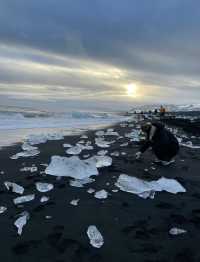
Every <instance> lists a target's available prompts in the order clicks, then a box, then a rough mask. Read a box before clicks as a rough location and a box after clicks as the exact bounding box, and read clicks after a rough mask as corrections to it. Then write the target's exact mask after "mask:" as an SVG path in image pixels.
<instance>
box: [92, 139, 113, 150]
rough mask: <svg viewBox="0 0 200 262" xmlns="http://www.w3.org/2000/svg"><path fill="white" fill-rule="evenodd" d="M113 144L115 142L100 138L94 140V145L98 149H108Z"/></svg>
mask: <svg viewBox="0 0 200 262" xmlns="http://www.w3.org/2000/svg"><path fill="white" fill-rule="evenodd" d="M114 142H115V141H105V140H104V138H102V137H98V138H95V144H96V145H97V146H98V147H102V148H106V147H110V144H112V143H114Z"/></svg>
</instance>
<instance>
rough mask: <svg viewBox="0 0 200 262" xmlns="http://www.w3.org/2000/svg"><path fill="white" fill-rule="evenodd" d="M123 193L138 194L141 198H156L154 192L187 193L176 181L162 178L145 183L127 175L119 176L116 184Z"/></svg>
mask: <svg viewBox="0 0 200 262" xmlns="http://www.w3.org/2000/svg"><path fill="white" fill-rule="evenodd" d="M115 185H116V186H117V187H119V188H120V190H122V191H126V192H129V193H133V194H137V195H138V196H140V197H143V198H146V197H147V196H149V197H152V198H153V197H154V193H153V192H154V191H155V192H156V191H167V192H169V193H173V194H176V193H178V192H186V190H185V188H184V187H182V186H181V184H180V183H179V182H177V181H176V180H174V179H168V178H164V177H162V178H160V179H158V180H155V181H145V180H142V179H139V178H136V177H131V176H128V175H125V174H122V175H120V176H119V178H118V180H117V182H116V183H115Z"/></svg>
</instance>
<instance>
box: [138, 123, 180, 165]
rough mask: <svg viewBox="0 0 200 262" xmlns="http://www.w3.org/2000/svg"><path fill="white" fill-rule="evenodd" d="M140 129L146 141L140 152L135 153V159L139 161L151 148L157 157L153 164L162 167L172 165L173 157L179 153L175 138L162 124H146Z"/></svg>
mask: <svg viewBox="0 0 200 262" xmlns="http://www.w3.org/2000/svg"><path fill="white" fill-rule="evenodd" d="M141 129H142V131H143V132H144V133H145V134H146V140H145V143H144V144H143V145H142V147H141V149H140V151H139V152H137V153H136V159H139V158H140V157H141V155H142V154H143V153H144V152H145V151H146V150H147V149H148V148H149V147H151V148H152V151H153V153H154V154H155V155H156V157H157V159H156V160H155V161H154V162H155V163H158V164H161V165H164V166H167V165H169V164H171V163H173V162H174V160H173V157H175V156H176V154H177V153H178V151H179V143H178V140H177V139H176V137H175V136H174V135H173V134H172V133H171V132H170V131H169V130H167V129H166V128H165V127H164V125H163V124H161V123H158V122H155V123H154V122H152V123H151V122H146V123H144V124H142V126H141Z"/></svg>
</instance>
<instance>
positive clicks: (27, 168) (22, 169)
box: [20, 166, 38, 173]
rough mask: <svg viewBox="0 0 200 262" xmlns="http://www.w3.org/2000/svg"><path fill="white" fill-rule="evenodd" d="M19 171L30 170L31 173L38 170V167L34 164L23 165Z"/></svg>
mask: <svg viewBox="0 0 200 262" xmlns="http://www.w3.org/2000/svg"><path fill="white" fill-rule="evenodd" d="M20 171H21V172H27V171H30V172H31V173H33V172H37V171H38V168H37V167H36V166H31V167H28V166H27V167H23V168H21V169H20Z"/></svg>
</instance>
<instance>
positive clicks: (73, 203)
mask: <svg viewBox="0 0 200 262" xmlns="http://www.w3.org/2000/svg"><path fill="white" fill-rule="evenodd" d="M79 200H80V199H73V200H72V201H71V202H70V204H71V205H73V206H78V202H79Z"/></svg>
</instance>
